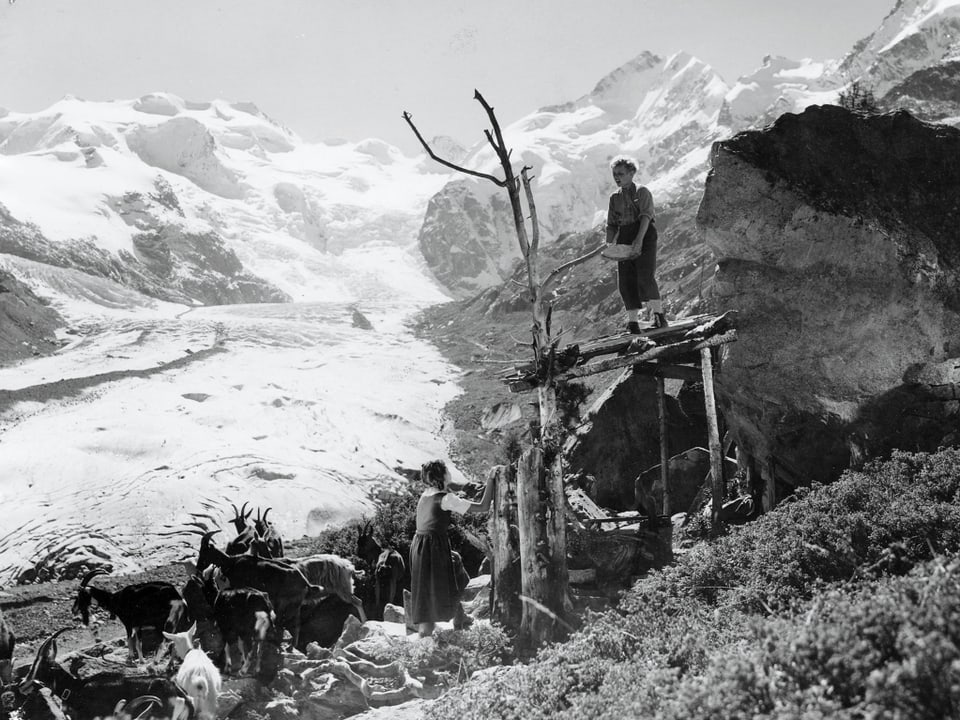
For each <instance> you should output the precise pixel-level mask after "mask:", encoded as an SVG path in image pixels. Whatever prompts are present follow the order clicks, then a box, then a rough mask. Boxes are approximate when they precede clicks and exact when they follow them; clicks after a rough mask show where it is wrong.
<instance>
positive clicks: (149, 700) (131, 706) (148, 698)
mask: <svg viewBox="0 0 960 720" xmlns="http://www.w3.org/2000/svg"><path fill="white" fill-rule="evenodd" d="M146 704H151V705H153V704H155V705H157V706H158V707H159V706H160V705H163V701H162V700H161V699H160V698H158V697H157V696H156V695H141V696H139V697H135V698H134V699H133V700H131V701H130V702H128V703H127V704H126V705H125V706H124V710H125V711H126V713H127V714H128V715H130V716H131V717H133V713H134V710H135V709H136V708H139V707H140V706H141V705H146ZM147 709H148V710H149V708H147Z"/></svg>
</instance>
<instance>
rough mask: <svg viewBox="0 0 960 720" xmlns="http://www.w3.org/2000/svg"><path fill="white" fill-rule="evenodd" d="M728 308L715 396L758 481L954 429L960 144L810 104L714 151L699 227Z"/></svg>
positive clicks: (813, 470) (916, 127)
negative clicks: (731, 332) (731, 339)
mask: <svg viewBox="0 0 960 720" xmlns="http://www.w3.org/2000/svg"><path fill="white" fill-rule="evenodd" d="M698 222H699V223H700V224H701V226H702V228H703V230H704V231H705V239H706V242H707V244H708V245H709V246H710V248H711V249H712V250H713V252H714V254H715V255H716V257H717V259H718V263H719V265H718V271H717V278H716V284H715V287H714V300H715V302H716V303H717V306H718V308H720V307H722V308H723V309H736V310H739V311H740V316H739V341H738V342H736V343H733V344H731V345H729V346H727V350H726V357H725V359H724V362H723V371H722V373H721V374H720V375H719V376H718V386H717V387H718V398H719V402H720V404H721V407H722V410H723V413H724V415H725V417H726V420H727V423H728V425H729V427H730V428H731V430H732V431H733V433H734V434H735V436H736V437H737V439H738V441H739V443H740V445H741V447H742V449H745V450H746V451H747V452H748V453H749V454H750V455H751V456H753V457H754V458H755V459H756V461H757V464H758V466H759V468H760V470H761V472H763V473H764V474H765V475H766V476H768V477H769V476H775V477H776V478H777V479H778V480H786V481H787V482H789V483H790V484H791V485H797V484H806V483H809V482H811V481H829V480H831V479H833V478H835V477H837V476H838V475H839V474H840V472H841V471H842V470H843V469H844V468H846V467H848V466H850V465H858V464H859V463H861V462H863V461H864V460H865V459H868V458H871V457H875V456H878V455H882V454H884V453H886V452H888V451H889V450H891V449H892V448H904V449H910V450H917V449H921V450H930V449H935V448H936V447H937V445H938V444H939V443H941V442H942V441H944V438H945V437H947V438H948V439H949V436H950V433H951V432H953V433H955V432H956V429H957V425H958V420H960V410H958V407H960V233H958V228H960V131H958V130H956V129H954V128H952V127H948V126H942V125H931V124H927V123H924V122H921V121H919V120H916V119H915V118H913V117H912V116H911V115H909V114H908V113H906V112H903V111H900V112H896V113H893V114H887V115H880V116H874V117H863V116H859V115H856V114H853V113H850V112H847V111H845V110H843V109H841V108H839V107H834V106H824V107H817V106H813V107H810V108H808V109H807V110H806V111H804V112H803V113H802V114H799V115H792V114H788V115H784V116H782V117H780V119H779V120H777V122H776V123H774V124H773V125H772V126H771V127H769V128H768V129H765V130H763V131H753V132H744V133H741V134H739V135H737V136H735V137H734V138H732V139H730V140H726V141H723V142H719V143H716V144H715V145H714V148H713V155H712V170H711V172H710V175H709V177H708V179H707V183H706V189H705V192H704V196H703V200H702V203H701V206H700V210H699V214H698Z"/></svg>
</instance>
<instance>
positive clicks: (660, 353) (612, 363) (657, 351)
mask: <svg viewBox="0 0 960 720" xmlns="http://www.w3.org/2000/svg"><path fill="white" fill-rule="evenodd" d="M736 339H737V331H736V330H728V331H727V332H725V333H723V335H715V336H713V337H709V338H706V339H705V340H684V341H683V342H678V343H675V344H673V345H658V346H657V347H655V348H651V349H650V350H647V351H646V352H642V353H639V354H637V355H624V356H623V357H617V358H611V359H609V360H602V361H600V362H595V363H590V364H589V365H581V366H580V367H575V368H571V369H570V370H567V371H566V372H565V373H562V374H561V375H559V376H558V377H559V378H574V377H584V376H586V375H596V374H597V373H601V372H608V371H609V370H618V369H620V368H625V367H629V366H630V365H636V364H637V363H641V362H646V361H648V360H659V359H661V358H664V359H666V358H670V357H677V356H679V355H684V354H686V353H688V352H691V351H694V350H702V349H703V348H711V347H717V346H718V345H725V344H727V343H730V342H736Z"/></svg>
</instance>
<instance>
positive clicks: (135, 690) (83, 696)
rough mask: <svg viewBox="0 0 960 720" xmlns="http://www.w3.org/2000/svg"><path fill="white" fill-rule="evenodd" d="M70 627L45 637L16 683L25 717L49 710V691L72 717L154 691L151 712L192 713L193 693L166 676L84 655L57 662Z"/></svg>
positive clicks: (79, 719)
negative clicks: (63, 635)
mask: <svg viewBox="0 0 960 720" xmlns="http://www.w3.org/2000/svg"><path fill="white" fill-rule="evenodd" d="M69 629H70V628H62V629H60V630H57V631H56V632H55V633H53V635H51V636H50V637H48V638H47V639H46V640H44V641H43V643H42V644H41V645H40V647H39V649H38V650H37V656H36V658H35V659H34V661H33V664H32V665H31V666H30V668H29V669H28V670H27V672H26V674H25V675H24V676H23V677H22V678H21V679H20V682H19V683H17V684H16V685H15V686H14V690H13V692H14V701H15V703H16V704H17V706H18V707H19V708H20V709H21V712H22V714H23V715H24V716H25V717H42V716H43V715H48V714H49V711H48V710H47V706H48V703H49V698H50V696H52V697H56V698H61V699H62V702H63V705H64V709H65V710H66V711H68V712H69V714H70V717H71V718H73V719H74V720H93V718H98V717H106V716H108V715H110V714H111V713H112V712H113V711H114V710H115V709H116V707H117V704H118V703H119V702H120V701H122V700H124V699H125V698H129V697H140V696H144V695H149V696H155V697H156V698H158V700H159V701H160V704H161V707H159V708H157V709H155V710H153V711H151V714H150V715H149V716H150V717H171V716H172V717H174V718H192V717H194V714H195V710H194V706H193V702H192V701H191V699H190V698H189V697H188V696H187V694H186V693H185V692H184V691H183V689H182V688H180V686H178V685H177V684H176V683H175V682H174V681H173V680H170V679H168V678H166V677H164V676H161V675H152V674H148V673H131V671H130V670H129V669H124V668H121V667H119V666H117V665H116V664H111V663H108V662H105V661H103V660H98V659H96V658H90V657H86V656H82V655H77V656H75V657H74V658H73V659H72V661H71V662H70V665H69V666H65V665H63V664H61V663H59V662H57V636H58V635H60V634H61V633H63V632H65V631H66V630H69ZM81 665H82V667H81ZM94 667H97V668H99V669H98V670H93V669H92V668H94ZM44 695H46V696H47V697H46V698H45V697H44Z"/></svg>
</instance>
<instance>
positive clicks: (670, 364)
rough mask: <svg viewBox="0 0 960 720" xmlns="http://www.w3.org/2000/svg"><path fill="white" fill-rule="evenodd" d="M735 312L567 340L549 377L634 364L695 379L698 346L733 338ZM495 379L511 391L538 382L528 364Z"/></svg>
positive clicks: (574, 375) (655, 372) (645, 370)
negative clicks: (638, 329)
mask: <svg viewBox="0 0 960 720" xmlns="http://www.w3.org/2000/svg"><path fill="white" fill-rule="evenodd" d="M736 315H737V314H736V312H735V311H729V312H726V313H724V314H723V315H696V316H693V317H689V318H681V319H679V320H674V321H673V322H672V323H671V324H670V325H669V326H668V327H665V328H653V327H647V328H643V329H642V330H641V332H640V334H630V333H626V332H623V333H618V334H616V335H604V336H601V337H597V338H590V339H587V340H582V341H580V342H577V343H572V344H570V345H567V346H565V347H563V348H562V349H559V350H558V351H557V353H556V355H555V357H554V367H553V376H554V377H555V378H556V379H557V380H558V381H563V380H568V379H572V378H577V377H583V376H586V375H594V374H596V373H601V372H607V371H609V370H617V369H620V368H624V367H628V366H631V365H634V366H638V371H639V372H643V373H649V374H651V375H656V376H658V377H663V378H679V379H682V380H696V379H698V378H699V377H700V358H701V353H700V351H701V350H702V349H703V348H709V347H717V346H719V345H724V344H726V343H730V342H735V341H736V339H737V331H736ZM611 356H612V357H611ZM500 379H501V381H502V382H504V383H506V385H507V386H508V387H509V388H510V390H511V391H512V392H523V391H525V390H532V389H534V388H536V387H537V386H538V384H539V378H538V374H537V368H536V366H535V365H534V364H533V363H525V364H519V365H515V366H514V367H512V368H510V369H508V370H505V371H502V372H501V373H500Z"/></svg>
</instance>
